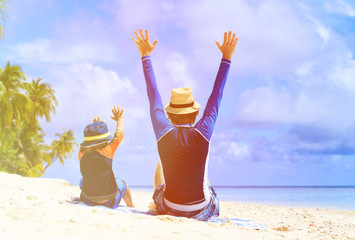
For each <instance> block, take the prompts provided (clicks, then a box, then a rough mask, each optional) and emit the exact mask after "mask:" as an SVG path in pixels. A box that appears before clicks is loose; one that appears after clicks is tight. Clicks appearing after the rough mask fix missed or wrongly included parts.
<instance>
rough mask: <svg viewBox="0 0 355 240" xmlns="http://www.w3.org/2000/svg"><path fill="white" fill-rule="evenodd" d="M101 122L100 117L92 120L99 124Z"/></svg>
mask: <svg viewBox="0 0 355 240" xmlns="http://www.w3.org/2000/svg"><path fill="white" fill-rule="evenodd" d="M100 121H101V116H96V117H95V118H94V120H93V122H100Z"/></svg>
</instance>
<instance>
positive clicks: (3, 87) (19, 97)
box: [0, 63, 30, 147]
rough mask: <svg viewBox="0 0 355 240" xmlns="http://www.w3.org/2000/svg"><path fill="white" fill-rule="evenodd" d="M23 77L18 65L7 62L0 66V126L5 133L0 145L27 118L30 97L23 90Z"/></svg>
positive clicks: (0, 144)
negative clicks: (2, 67) (3, 66)
mask: <svg viewBox="0 0 355 240" xmlns="http://www.w3.org/2000/svg"><path fill="white" fill-rule="evenodd" d="M25 78H26V77H25V74H24V73H23V72H22V70H21V68H20V67H19V66H16V65H10V63H7V65H6V67H5V68H4V69H1V68H0V127H1V131H2V132H3V133H5V134H4V135H3V139H1V142H0V147H1V146H2V144H3V142H4V141H5V139H6V138H7V136H8V134H9V133H10V132H11V131H12V129H13V128H14V127H15V126H20V125H21V123H22V122H25V121H26V120H28V114H27V112H28V110H29V106H30V99H29V98H28V97H27V95H26V94H25V93H24V91H23V88H24V85H23V80H24V79H25Z"/></svg>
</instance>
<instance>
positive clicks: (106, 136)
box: [80, 121, 112, 148]
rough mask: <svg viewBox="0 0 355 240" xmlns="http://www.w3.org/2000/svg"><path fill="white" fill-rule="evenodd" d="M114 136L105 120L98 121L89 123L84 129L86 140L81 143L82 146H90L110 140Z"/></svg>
mask: <svg viewBox="0 0 355 240" xmlns="http://www.w3.org/2000/svg"><path fill="white" fill-rule="evenodd" d="M111 140H112V136H111V135H110V132H109V131H108V128H107V125H106V123H105V122H102V121H97V122H93V123H91V124H89V125H87V126H86V127H85V129H84V141H83V142H82V143H81V144H80V146H81V147H84V148H85V147H89V146H94V145H97V144H102V143H104V142H110V141H111Z"/></svg>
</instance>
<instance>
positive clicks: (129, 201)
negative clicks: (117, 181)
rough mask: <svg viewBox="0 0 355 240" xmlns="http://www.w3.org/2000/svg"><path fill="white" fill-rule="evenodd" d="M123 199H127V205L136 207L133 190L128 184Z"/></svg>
mask: <svg viewBox="0 0 355 240" xmlns="http://www.w3.org/2000/svg"><path fill="white" fill-rule="evenodd" d="M123 201H125V203H126V205H127V207H134V205H133V201H132V193H131V190H130V189H129V187H128V185H127V189H126V192H125V194H124V195H123Z"/></svg>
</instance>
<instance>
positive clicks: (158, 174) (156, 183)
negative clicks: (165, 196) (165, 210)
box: [148, 161, 165, 210]
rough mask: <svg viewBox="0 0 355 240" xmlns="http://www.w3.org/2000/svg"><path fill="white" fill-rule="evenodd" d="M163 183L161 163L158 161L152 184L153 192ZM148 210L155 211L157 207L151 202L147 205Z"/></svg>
mask: <svg viewBox="0 0 355 240" xmlns="http://www.w3.org/2000/svg"><path fill="white" fill-rule="evenodd" d="M164 182H165V180H164V173H163V168H162V166H161V162H160V161H158V164H157V166H156V168H155V173H154V184H153V187H154V191H155V189H156V188H157V187H158V186H159V185H160V184H162V183H164ZM148 208H149V209H150V210H156V209H157V206H156V205H155V203H154V201H153V202H151V203H150V204H149V206H148Z"/></svg>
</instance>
